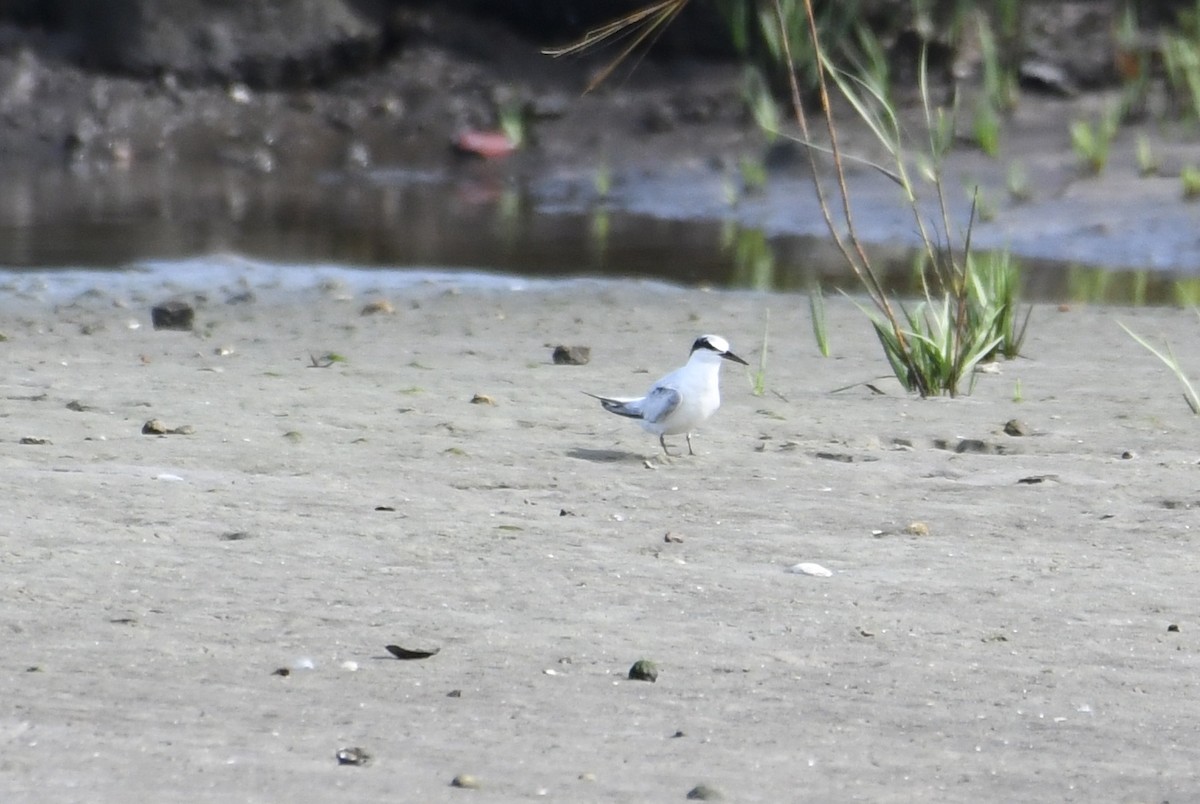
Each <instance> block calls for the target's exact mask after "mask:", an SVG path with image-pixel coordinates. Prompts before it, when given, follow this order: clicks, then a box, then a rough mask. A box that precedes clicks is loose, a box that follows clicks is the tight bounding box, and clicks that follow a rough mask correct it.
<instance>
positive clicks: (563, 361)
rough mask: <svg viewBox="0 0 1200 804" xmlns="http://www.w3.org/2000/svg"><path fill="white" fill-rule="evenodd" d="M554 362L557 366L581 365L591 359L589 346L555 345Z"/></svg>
mask: <svg viewBox="0 0 1200 804" xmlns="http://www.w3.org/2000/svg"><path fill="white" fill-rule="evenodd" d="M553 357H554V363H555V365H558V366H582V365H584V364H585V363H587V362H588V361H589V360H591V359H592V348H591V347H590V346H555V347H554V355H553Z"/></svg>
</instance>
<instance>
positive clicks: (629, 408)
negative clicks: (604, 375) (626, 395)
mask: <svg viewBox="0 0 1200 804" xmlns="http://www.w3.org/2000/svg"><path fill="white" fill-rule="evenodd" d="M584 393H585V394H587V395H588V396H590V397H591V398H592V399H599V400H600V404H601V405H603V406H604V409H605V410H607V411H608V412H609V413H615V414H617V415H618V416H628V417H629V418H631V419H640V418H642V400H641V399H613V398H612V397H608V396H597V395H596V394H588V392H587V391H584Z"/></svg>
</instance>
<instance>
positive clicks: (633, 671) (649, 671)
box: [629, 659, 658, 684]
mask: <svg viewBox="0 0 1200 804" xmlns="http://www.w3.org/2000/svg"><path fill="white" fill-rule="evenodd" d="M629 679H630V680H631V681H649V682H650V683H652V684H653V683H654V682H655V681H658V665H656V664H655V663H654V662H652V661H650V660H649V659H638V660H637V661H636V662H634V663H633V667H630V668H629Z"/></svg>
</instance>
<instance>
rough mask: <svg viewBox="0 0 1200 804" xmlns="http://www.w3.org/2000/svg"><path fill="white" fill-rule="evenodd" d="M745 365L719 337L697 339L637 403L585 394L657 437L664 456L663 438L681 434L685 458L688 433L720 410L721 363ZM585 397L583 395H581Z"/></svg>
mask: <svg viewBox="0 0 1200 804" xmlns="http://www.w3.org/2000/svg"><path fill="white" fill-rule="evenodd" d="M722 360H732V361H733V362H734V363H741V364H742V365H743V366H746V365H749V364H748V363H747V362H746V361H745V360H742V359H741V358H740V357H738V356H737V355H735V354H734V353H733V352H731V351H729V342H728V341H726V340H725V339H724V338H722V337H721V336H720V335H701V336H700V337H699V338H697V339H696V342H695V343H693V344H692V354H691V357H689V358H688V362H687V363H686V364H684V365H683V366H681V367H680V368H677V369H675V370H674V371H672V372H671V373H670V374H668V375H666V376H665V377H663V378H662V379H660V380H659V381H658V382H656V383H654V385H652V386H650V390H649V391H647V392H646V395H645V396H643V397H641V398H639V399H621V398H616V397H607V396H597V395H596V394H588V396H590V397H592V398H593V399H599V400H600V404H601V405H603V406H604V409H605V410H607V411H608V412H609V413H615V414H617V415H618V416H627V417H629V418H631V419H637V420H638V421H639V422H640V423H641V425H642V429H643V430H646V431H647V432H650V433H654V434H655V435H657V436H658V443H659V444H661V445H662V448H663V452H665V453H666V454H667V455H670V454H671V451H670V450H669V449H667V442H666V440H665V437H666V436H669V435H679V434H680V433H683V434H684V435H685V436H686V437H687V445H688V454H689V455H695V454H696V453H695V452H693V451H692V432H693V431H694V430H695V429H696V428H697V427H699V426H700V425H701V424H703V423H704V422H705V421H706V420H707V419H708V417H709V416H712V415H713V414H714V413H716V412H717V408H719V407H721V388H720V374H721V361H722ZM584 393H585V394H587V391H584Z"/></svg>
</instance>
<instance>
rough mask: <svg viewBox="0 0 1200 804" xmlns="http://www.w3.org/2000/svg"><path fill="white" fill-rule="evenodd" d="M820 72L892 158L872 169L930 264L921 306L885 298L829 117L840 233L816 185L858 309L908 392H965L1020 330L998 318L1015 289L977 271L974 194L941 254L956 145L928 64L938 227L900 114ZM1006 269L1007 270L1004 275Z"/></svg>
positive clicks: (927, 168)
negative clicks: (947, 164)
mask: <svg viewBox="0 0 1200 804" xmlns="http://www.w3.org/2000/svg"><path fill="white" fill-rule="evenodd" d="M776 2H778V0H776ZM809 3H810V0H805V4H806V6H807V7H809V8H811V6H810V5H809ZM814 47H816V48H817V49H818V51H820V48H819V43H814ZM820 66H821V72H820V78H821V81H822V88H823V92H825V91H826V90H825V89H824V80H825V77H826V76H828V78H829V79H830V80H831V81H832V82H833V83H834V84H835V85H836V86H837V88H838V89H839V91H840V92H841V94H842V96H843V97H844V98H845V99H846V100H847V101H848V103H849V104H850V106H851V107H852V108H853V109H854V111H855V112H856V113H857V114H858V115H859V117H860V118H861V119H862V120H863V121H864V122H865V123H866V124H867V126H868V128H869V129H870V130H871V132H872V133H873V134H874V136H875V138H876V140H877V141H878V142H879V143H880V144H881V145H882V146H883V147H884V149H885V150H886V151H887V153H888V155H889V157H890V159H891V164H890V165H889V168H883V167H879V166H876V167H877V168H878V169H879V170H880V171H881V172H882V173H883V174H884V175H886V176H888V177H889V178H890V179H891V180H892V181H894V182H895V183H896V184H897V185H899V186H900V188H901V189H902V191H903V192H904V193H905V197H906V199H907V203H908V206H909V208H910V210H911V212H912V215H913V221H914V224H915V228H916V230H917V232H918V234H919V235H920V238H921V242H922V244H923V248H922V254H923V255H924V260H923V263H922V267H921V271H920V279H921V286H922V287H923V288H924V289H925V292H924V299H923V300H922V301H920V302H919V303H918V304H916V305H915V306H908V305H905V304H903V303H900V302H898V301H895V300H893V299H892V298H890V297H889V295H888V294H887V293H886V292H885V291H884V290H883V288H882V286H881V284H880V283H879V280H878V278H877V276H876V274H875V272H874V269H873V268H872V266H871V263H870V260H869V259H868V257H867V254H866V251H865V249H864V248H863V247H862V244H861V242H860V241H859V240H858V236H857V233H856V230H855V228H854V220H853V215H852V208H851V205H850V203H849V200H848V198H847V191H846V184H845V181H844V176H843V173H842V155H841V151H840V147H839V145H838V138H837V128H836V125H835V123H834V122H833V116H832V115H830V114H827V115H826V118H825V120H826V126H827V127H828V129H829V140H830V142H831V147H830V151H831V152H832V154H833V161H834V169H835V175H836V176H837V181H838V190H839V193H840V194H841V202H842V214H841V218H842V220H841V222H840V223H838V224H835V223H834V216H833V214H832V211H831V208H830V204H829V201H828V199H827V196H826V195H825V192H824V190H823V187H822V181H821V178H820V176H818V175H816V173H815V172H814V182H815V184H816V186H817V192H818V200H819V202H820V205H821V208H822V212H823V214H824V215H825V220H826V225H827V227H828V229H829V231H830V234H831V235H832V236H833V238H834V241H835V243H836V244H837V245H838V247H839V249H840V250H841V253H842V256H843V258H844V259H845V261H846V263H847V265H848V266H849V267H850V269H851V270H852V271H853V272H854V275H855V276H856V277H857V278H858V280H859V282H860V283H861V284H862V286H863V289H864V290H865V291H866V292H867V295H868V299H869V304H866V305H864V304H860V305H859V307H860V309H862V310H863V311H864V313H866V314H867V317H868V319H869V320H870V322H871V324H872V326H873V327H874V329H875V333H876V335H877V336H878V338H879V342H880V344H881V346H882V347H883V351H884V355H885V357H886V358H887V360H888V363H889V364H890V365H891V367H892V371H893V373H894V374H895V376H896V378H897V379H898V380H900V382H901V384H902V385H903V386H904V387H905V388H906V389H908V390H909V391H913V392H916V393H918V394H920V395H921V396H932V395H939V394H949V395H951V396H955V395H957V394H959V393H960V392H962V391H964V390H969V389H970V387H971V385H973V383H974V378H975V369H976V367H977V366H978V365H979V363H980V362H981V361H983V360H986V359H988V358H990V357H991V356H993V355H994V354H995V353H996V351H997V349H999V348H1001V346H1002V344H1004V343H1005V337H1004V336H1003V335H1001V334H999V330H998V328H1000V327H1003V326H1005V324H1006V323H1007V324H1010V325H1011V322H1012V321H1015V312H1012V313H1009V312H1007V311H1005V310H1004V309H1002V300H1003V299H1006V298H1007V299H1008V300H1009V301H1010V302H1011V301H1013V300H1014V299H1015V295H1014V294H1015V283H1013V284H1012V285H1010V289H1011V290H1012V292H1010V293H1009V294H1008V295H1007V296H1006V295H1005V294H1004V293H1002V292H1001V288H1000V287H998V285H997V284H996V283H999V282H1000V280H999V279H995V278H994V277H993V276H991V275H990V274H989V276H988V277H984V276H983V273H984V271H985V266H984V265H983V264H982V263H980V264H979V265H978V266H976V265H975V258H974V257H973V254H972V248H971V231H972V229H973V226H974V222H975V219H976V213H977V208H978V193H976V194H975V202H974V203H973V204H972V209H971V216H970V219H969V220H968V221H967V223H966V227H965V230H964V232H963V235H962V239H961V244H960V245H959V246H958V247H957V248H947V247H945V246H944V243H945V242H946V238H947V237H949V236H950V235H951V233H952V232H953V231H954V227H953V226H952V225H951V223H950V218H951V216H950V211H949V206H948V203H947V199H946V193H945V183H944V181H943V179H942V174H941V170H942V164H943V162H944V157H945V155H946V153H947V152H948V150H949V149H950V147H951V145H952V143H953V137H954V119H953V114H952V111H951V110H947V109H945V108H943V107H935V106H934V104H933V103H932V101H931V100H930V94H929V88H928V84H927V80H926V78H927V71H926V69H925V59H924V55H922V60H921V65H920V70H919V73H918V79H919V89H920V96H921V100H922V108H923V110H924V113H925V128H926V132H927V135H928V143H927V145H926V146H925V148H924V149H923V154H922V156H923V157H924V159H923V166H922V173H923V175H924V176H925V178H926V179H927V180H928V183H929V185H931V187H932V192H933V193H934V194H935V196H936V199H937V213H938V217H936V218H931V217H927V215H926V213H925V212H924V211H923V207H922V205H921V202H920V199H919V194H920V193H921V192H922V191H923V190H924V185H919V184H918V182H917V181H916V180H915V179H913V178H912V177H911V175H910V174H909V172H908V167H907V159H906V143H905V141H904V138H903V137H902V134H901V128H900V125H899V122H898V118H897V112H896V107H895V105H894V104H891V103H889V102H888V100H887V98H886V96H885V94H884V92H883V91H882V89H881V88H880V87H878V86H876V85H875V84H874V83H872V82H871V81H870V79H869V77H864V76H861V75H850V74H847V73H845V72H843V71H841V70H839V69H838V68H837V67H836V66H835V65H833V64H832V63H831V61H830V60H829V58H828V57H826V56H825V55H824V54H823V53H822V58H821V62H820ZM792 96H793V107H794V110H795V112H796V116H797V120H798V122H799V123H800V127H801V130H802V132H804V139H805V140H808V139H809V137H808V134H807V122H806V121H805V119H804V109H803V105H802V103H801V102H800V98H799V92H798V91H796V86H795V85H793V93H792ZM823 105H824V107H825V108H826V109H829V108H830V106H829V103H828V102H827V101H826V102H824V103H823ZM843 231H845V232H846V234H845V235H843V233H842V232H843ZM997 266H999V267H997ZM1000 268H1005V270H1004V271H1001V270H1000ZM986 270H988V271H992V270H994V273H995V274H996V275H998V276H1005V277H1008V276H1010V275H1015V270H1016V269H1015V266H1014V264H1012V263H1008V264H1003V263H997V264H992V263H988V264H987V266H986ZM1023 334H1024V333H1023V330H1022V331H1021V332H1019V333H1013V334H1012V336H1011V337H1010V338H1009V339H1008V340H1009V341H1010V343H1011V344H1015V345H1014V346H1010V348H1012V349H1013V350H1014V353H1015V351H1016V350H1018V349H1019V348H1020V343H1019V342H1020V340H1021V338H1023Z"/></svg>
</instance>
